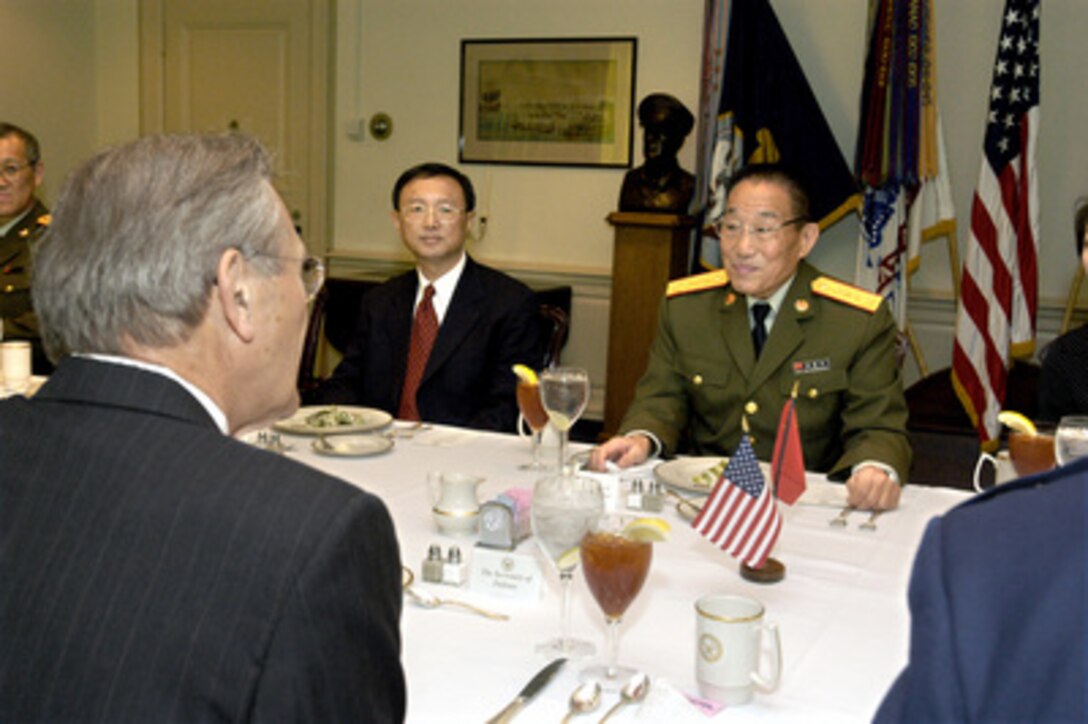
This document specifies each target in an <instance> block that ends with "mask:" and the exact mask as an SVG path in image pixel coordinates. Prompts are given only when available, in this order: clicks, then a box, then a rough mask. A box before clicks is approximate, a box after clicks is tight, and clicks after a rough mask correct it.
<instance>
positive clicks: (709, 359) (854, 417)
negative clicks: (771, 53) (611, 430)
mask: <svg viewBox="0 0 1088 724" xmlns="http://www.w3.org/2000/svg"><path fill="white" fill-rule="evenodd" d="M808 213H809V211H808V197H807V194H806V193H805V191H804V188H803V186H802V185H801V182H800V181H799V179H798V178H797V177H796V176H795V175H794V174H793V173H792V172H791V171H789V170H787V169H786V168H784V167H782V166H779V165H776V164H754V165H749V166H746V167H745V168H743V169H742V170H741V171H740V172H738V173H737V174H736V175H735V176H734V178H733V179H732V181H731V183H730V189H729V194H728V199H727V202H726V209H725V213H724V214H723V216H722V218H721V220H720V221H719V222H718V232H719V238H720V243H721V250H722V260H723V265H724V269H723V270H720V271H717V272H710V273H708V274H700V275H697V276H694V277H689V278H687V279H681V280H677V281H675V282H673V283H672V284H670V285H669V292H668V295H667V298H666V299H665V301H664V302H663V304H662V307H661V312H660V315H659V321H658V331H657V337H656V339H655V340H654V343H653V346H652V347H651V349H650V359H649V363H648V365H647V369H646V373H645V375H644V376H643V378H642V380H641V381H640V382H639V385H638V388H637V389H636V391H635V400H634V402H633V403H632V404H631V407H630V409H629V410H628V411H627V415H626V416H625V417H624V419H623V422H622V423H621V426H620V430H621V432H622V433H623V434H622V435H621V436H619V437H615V438H612V439H611V440H609V441H608V442H606V443H604V444H603V445H601V446H600V447H598V448H596V449H595V450H594V452H593V455H592V457H591V461H590V464H591V466H592V467H594V468H596V469H603V467H604V465H605V463H606V461H613V462H615V463H616V464H618V465H619V466H621V467H627V466H629V465H633V464H637V463H639V462H642V461H644V460H646V459H647V458H648V457H650V456H651V455H652V454H656V453H664V454H669V453H673V452H675V451H676V449H677V446H678V444H679V443H680V442H681V441H682V440H683V441H685V442H686V443H687V445H688V448H689V449H688V450H686V451H687V452H691V453H694V454H701V455H729V454H731V453H732V451H733V450H734V449H735V448H736V446H737V444H738V443H739V442H740V436H741V419H742V418H746V419H747V421H748V425H749V428H750V431H751V438H752V445H753V447H754V448H755V451H756V454H757V455H758V456H759V457H760V458H762V459H764V460H767V459H769V458H770V455H771V452H772V450H773V448H774V438H775V434H776V430H777V426H778V420H779V417H780V414H781V411H782V408H783V406H784V405H785V403H786V401H787V400H788V399H789V397H790V395H791V393H792V392H793V390H794V387H795V386H796V388H797V420H798V424H799V428H800V433H801V441H802V447H803V448H804V456H805V465H806V467H807V468H808V469H810V470H820V471H825V472H827V473H828V474H829V476H830V477H832V478H838V479H843V478H846V479H847V499H848V502H849V503H850V504H851V505H854V506H856V507H859V508H872V509H887V508H894V507H895V506H896V505H897V504H898V502H899V492H900V486H901V484H902V483H904V482H906V474H907V471H908V470H909V468H910V460H911V450H910V444H909V442H908V439H907V433H906V423H907V408H906V402H905V401H904V398H903V384H902V378H901V376H900V371H899V365H898V363H897V360H896V355H895V343H896V327H895V322H894V321H893V319H892V316H891V313H890V312H889V311H888V308H887V305H886V304H885V303H883V300H882V299H881V298H880V297H879V296H877V295H875V294H872V293H870V292H867V291H864V290H861V289H858V288H856V287H852V286H850V285H848V284H844V283H842V282H839V281H837V280H834V279H832V278H830V277H826V276H822V275H821V274H820V272H819V271H817V270H816V269H815V268H814V267H813V266H811V265H810V264H808V263H807V262H805V261H803V259H804V258H805V257H806V256H807V255H808V253H809V252H810V251H811V250H812V248H813V246H815V244H816V240H817V238H818V237H819V233H820V230H819V226H818V225H817V224H815V223H813V222H811V221H810V220H809V217H808ZM757 318H762V322H761V325H762V329H760V326H761V325H760V324H757V323H756V320H757ZM757 345H759V346H761V348H762V349H761V351H758V352H757V349H756V346H757Z"/></svg>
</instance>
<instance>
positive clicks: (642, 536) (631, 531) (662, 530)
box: [623, 518, 672, 543]
mask: <svg viewBox="0 0 1088 724" xmlns="http://www.w3.org/2000/svg"><path fill="white" fill-rule="evenodd" d="M671 530H672V526H670V525H669V524H668V523H667V522H666V521H664V520H662V519H661V518H636V519H635V520H632V521H631V522H630V523H628V524H627V525H625V526H624V527H623V537H624V538H626V539H628V540H633V541H635V542H637V543H661V542H662V541H666V540H668V539H669V531H671Z"/></svg>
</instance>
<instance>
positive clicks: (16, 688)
mask: <svg viewBox="0 0 1088 724" xmlns="http://www.w3.org/2000/svg"><path fill="white" fill-rule="evenodd" d="M322 278H323V270H322V268H321V266H320V264H318V263H316V261H315V260H313V259H312V258H310V257H308V256H307V254H306V249H305V247H304V246H303V244H302V242H301V240H300V239H299V238H298V235H297V234H296V233H295V230H294V228H293V226H292V224H291V220H290V217H289V216H288V214H287V211H286V209H285V207H284V205H283V202H282V201H281V200H280V198H279V196H278V195H277V193H276V192H275V190H274V189H273V187H272V184H271V182H270V163H269V158H268V156H267V154H266V152H265V150H264V149H263V148H262V147H261V146H260V145H259V144H258V143H257V142H256V141H254V140H253V139H251V138H249V137H247V136H244V135H237V134H235V135H222V136H152V137H147V138H143V139H141V140H138V141H135V142H133V143H129V144H127V145H124V146H120V147H118V148H115V149H111V150H108V151H105V152H103V153H101V154H99V155H97V156H96V157H94V158H93V159H91V160H90V161H88V162H87V163H85V164H83V165H82V166H80V167H79V168H78V169H76V171H74V172H73V174H72V175H71V176H70V177H69V179H68V180H67V182H66V184H65V187H64V189H63V191H62V193H61V196H60V199H59V201H58V203H57V205H56V210H55V214H54V221H53V224H52V225H51V228H50V230H49V232H48V233H47V234H46V236H45V238H44V239H43V240H42V242H41V244H40V246H39V249H38V252H37V256H36V267H35V277H34V290H33V291H34V301H35V304H36V306H37V310H38V313H39V316H40V319H41V325H42V332H43V339H44V342H45V346H46V349H47V351H48V352H49V353H50V356H51V357H52V358H53V359H54V361H56V362H57V363H58V366H57V370H56V372H55V373H54V374H53V375H52V376H51V377H50V379H49V381H48V382H47V383H46V384H45V385H44V386H43V387H42V389H41V390H40V391H39V392H38V394H37V395H35V396H34V397H33V399H27V398H24V397H16V398H11V399H8V400H6V401H4V402H0V440H2V441H3V442H2V444H0V641H3V645H2V646H0V721H32V720H33V721H39V720H48V721H54V720H58V721H71V720H80V721H204V720H210V719H229V720H265V721H286V720H291V721H346V720H352V721H401V720H403V718H404V711H405V686H404V678H403V672H402V669H401V665H400V634H399V629H398V621H399V617H400V612H401V583H400V581H401V570H400V560H399V552H398V544H397V540H396V537H395V534H394V530H393V524H392V521H391V519H390V517H389V514H388V511H387V510H386V508H385V506H384V505H383V504H382V502H381V501H380V500H378V499H377V498H376V497H374V496H372V495H370V494H368V493H365V492H363V491H361V490H358V489H356V488H354V487H352V486H350V485H348V484H347V483H344V482H343V481H340V480H337V479H335V478H331V477H329V476H327V475H325V474H322V473H320V472H317V471H316V470H313V469H310V468H308V467H306V466H304V465H301V464H298V463H296V462H293V461H291V460H288V459H286V458H284V457H282V456H278V455H275V454H273V453H271V452H268V451H265V450H261V449H258V448H256V447H251V446H249V445H246V444H244V443H242V442H239V441H237V440H235V439H232V438H231V437H230V435H231V434H234V433H237V432H239V431H241V430H244V429H247V428H253V427H255V426H258V425H262V424H265V423H268V422H270V421H272V420H274V419H277V418H279V417H281V416H283V415H286V414H289V413H291V412H292V411H293V410H294V409H295V408H296V407H297V405H298V395H297V392H296V390H295V375H296V372H297V365H298V359H299V354H300V351H301V347H302V341H303V336H304V333H305V326H306V317H307V311H306V301H307V296H308V295H312V294H313V293H314V292H316V291H317V289H318V288H319V287H320V285H321V281H322Z"/></svg>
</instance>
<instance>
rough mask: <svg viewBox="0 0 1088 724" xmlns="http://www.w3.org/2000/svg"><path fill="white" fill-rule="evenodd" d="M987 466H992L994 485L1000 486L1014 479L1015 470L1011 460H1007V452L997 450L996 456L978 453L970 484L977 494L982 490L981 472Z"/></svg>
mask: <svg viewBox="0 0 1088 724" xmlns="http://www.w3.org/2000/svg"><path fill="white" fill-rule="evenodd" d="M987 465H993V466H994V485H1001V483H1007V482H1009V481H1010V480H1015V479H1016V468H1014V467H1013V466H1012V460H1011V459H1010V458H1009V451H1008V450H999V451H998V453H997V455H991V454H990V453H988V452H983V453H980V454H979V456H978V462H976V463H975V472H974V475H973V476H972V483H973V484H974V486H975V490H976V491H977V492H979V493H981V492H982V490H983V487H984V486H983V485H982V470H983V468H985V467H986V466H987Z"/></svg>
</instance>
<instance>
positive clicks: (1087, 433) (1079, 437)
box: [1054, 415, 1088, 465]
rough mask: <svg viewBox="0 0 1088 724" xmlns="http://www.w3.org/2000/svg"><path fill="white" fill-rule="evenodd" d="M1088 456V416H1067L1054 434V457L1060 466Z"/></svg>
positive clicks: (1060, 422)
mask: <svg viewBox="0 0 1088 724" xmlns="http://www.w3.org/2000/svg"><path fill="white" fill-rule="evenodd" d="M1086 455H1088V416H1085V415H1066V416H1064V417H1063V418H1062V419H1061V420H1059V421H1058V429H1057V431H1056V432H1055V433H1054V456H1055V457H1056V458H1057V460H1058V465H1068V464H1069V463H1071V462H1073V461H1074V460H1076V459H1077V458H1082V457H1084V456H1086Z"/></svg>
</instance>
